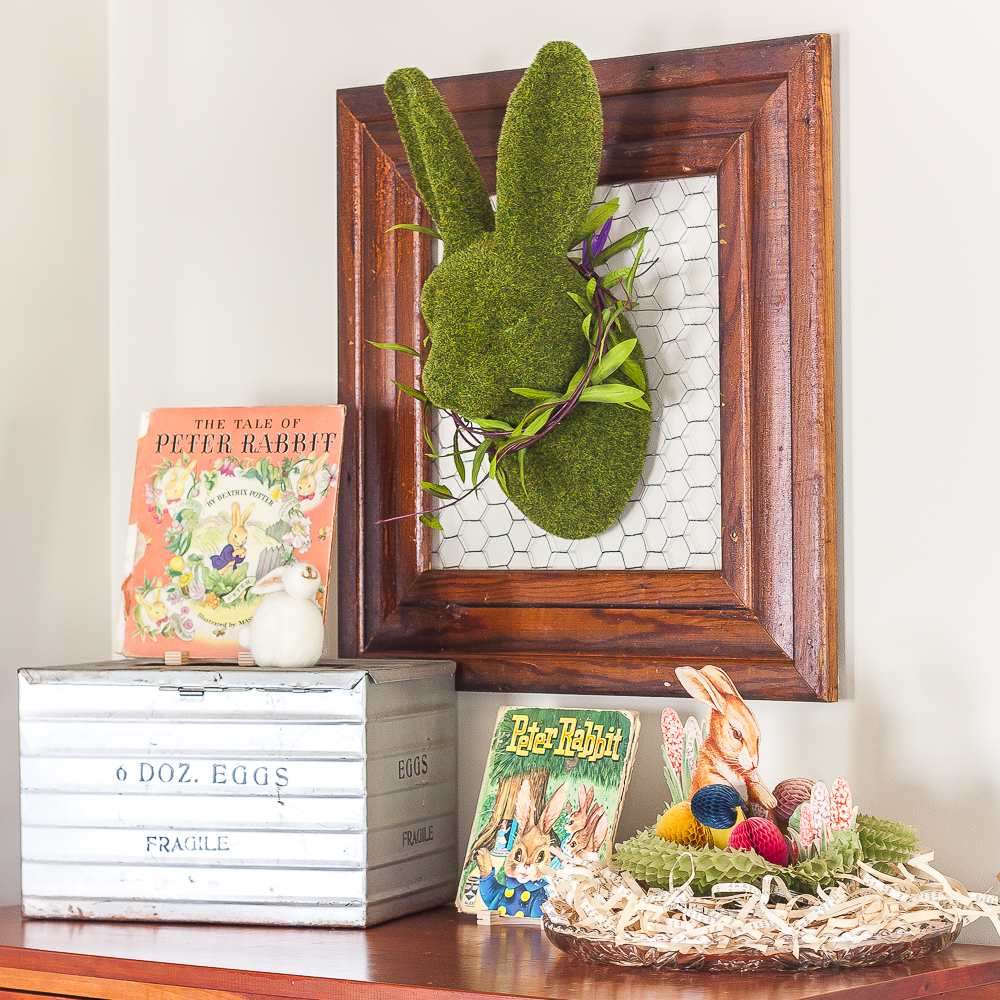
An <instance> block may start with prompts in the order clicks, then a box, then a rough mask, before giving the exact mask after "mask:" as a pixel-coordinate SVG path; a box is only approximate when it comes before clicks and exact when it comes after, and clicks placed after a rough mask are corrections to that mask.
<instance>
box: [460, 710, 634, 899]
mask: <svg viewBox="0 0 1000 1000" xmlns="http://www.w3.org/2000/svg"><path fill="white" fill-rule="evenodd" d="M638 735H639V716H638V714H637V713H636V712H624V711H599V710H593V711H591V710H585V709H576V708H573V709H569V708H509V707H508V708H501V709H500V711H499V713H498V715H497V722H496V727H495V728H494V730H493V742H492V744H491V746H490V754H489V758H488V759H487V762H486V773H485V774H484V776H483V787H482V790H481V791H480V793H479V804H478V806H477V807H476V816H475V820H474V822H473V826H472V835H471V836H470V838H469V849H468V851H466V855H465V863H464V865H463V866H462V877H461V880H460V882H459V887H458V896H457V898H456V900H455V905H456V906H457V907H458V909H459V910H460V911H462V912H463V913H474V912H476V911H480V910H491V911H495V912H497V913H498V914H500V915H501V916H508V917H526V918H537V917H540V916H541V905H542V903H543V902H544V901H545V899H546V897H547V896H548V880H547V878H546V872H545V870H546V868H547V867H558V866H559V865H560V864H562V861H561V859H560V858H559V857H558V855H557V854H556V853H555V852H554V851H553V848H559V850H560V851H561V852H562V853H564V854H565V855H567V856H569V857H583V856H585V855H587V854H596V855H597V856H598V857H599V858H601V859H604V858H606V857H608V854H609V852H610V851H611V849H612V847H613V845H614V841H615V828H616V826H617V825H618V818H619V815H620V812H621V805H622V800H623V799H624V797H625V789H626V788H627V787H628V780H629V776H630V773H631V770H632V762H633V760H634V758H635V750H636V744H637V740H638Z"/></svg>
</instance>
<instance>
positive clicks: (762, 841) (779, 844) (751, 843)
mask: <svg viewBox="0 0 1000 1000" xmlns="http://www.w3.org/2000/svg"><path fill="white" fill-rule="evenodd" d="M729 850H731V851H753V852H754V853H755V854H759V855H760V856H761V857H762V858H763V859H764V860H765V861H770V862H771V864H772V865H787V864H788V845H787V844H786V843H785V838H784V837H783V836H782V835H781V831H780V830H779V829H778V828H777V827H776V826H775V825H774V824H773V823H771V822H770V821H769V820H766V819H760V818H759V817H757V816H751V817H750V818H749V819H745V820H743V822H742V823H737V824H736V826H735V827H734V828H733V832H732V833H731V834H730V835H729Z"/></svg>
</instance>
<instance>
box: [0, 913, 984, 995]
mask: <svg viewBox="0 0 1000 1000" xmlns="http://www.w3.org/2000/svg"><path fill="white" fill-rule="evenodd" d="M6 991H10V992H6ZM21 991H25V992H34V993H35V994H36V995H37V994H38V993H42V994H49V995H53V994H59V995H62V996H66V995H71V996H74V997H101V998H105V1000H140V998H142V1000H150V998H156V997H171V998H174V1000H177V998H181V997H183V998H185V1000H186V998H189V997H192V998H194V997H196V998H200V1000H242V998H247V997H253V998H258V997H299V998H303V1000H311V998H326V997H331V998H333V997H347V998H352V1000H360V998H377V1000H390V998H391V1000H403V997H404V996H405V997H406V998H407V1000H410V998H413V1000H449V998H457V997H458V996H460V995H462V994H468V993H476V994H480V995H485V996H495V997H518V996H521V997H544V998H551V1000H581V997H585V996H588V995H592V994H598V993H599V994H602V995H606V994H608V993H611V994H613V995H614V997H615V1000H651V998H653V997H657V998H662V997H670V998H671V1000H673V998H677V1000H721V998H726V1000H741V998H746V1000H750V998H751V997H752V998H754V1000H758V998H765V1000H805V998H810V997H824V998H829V997H836V998H838V1000H868V998H876V997H877V998H879V1000H908V998H913V997H929V996H935V995H938V994H941V993H948V996H949V1000H987V998H989V1000H998V998H1000V948H986V947H981V946H975V945H956V946H954V947H952V948H950V949H948V950H947V951H945V952H942V953H941V954H940V955H936V956H933V957H931V958H927V959H922V960H920V961H918V962H910V963H903V964H898V965H889V966H883V967H881V968H872V969H863V970H855V971H848V972H830V971H826V972H809V973H754V974H746V975H735V974H731V973H674V972H662V973H658V972H650V971H647V970H644V969H624V968H618V967H615V966H604V965H596V964H590V963H587V962H583V961H580V960H579V959H575V958H571V957H570V956H568V955H564V954H562V953H561V952H559V951H557V950H556V949H555V948H554V947H552V946H551V945H550V944H549V942H548V941H547V940H546V939H545V937H544V936H543V935H542V933H541V930H540V929H539V928H537V927H516V926H510V925H505V926H500V927H493V928H485V927H480V926H479V925H477V924H476V922H475V920H474V919H473V918H471V917H466V916H460V915H458V914H457V913H455V911H454V910H453V909H452V908H451V907H441V908H439V909H437V910H431V911H429V912H428V913H423V914H417V915H416V916H412V917H403V918H402V919H400V920H394V921H391V922H390V923H387V924H382V925H380V926H378V927H373V928H371V929H369V930H310V929H301V928H275V927H229V926H207V925H191V924H146V923H134V924H125V923H97V922H92V921H62V920H23V919H22V918H21V916H20V913H19V911H18V910H17V909H16V908H14V907H9V908H6V909H0V1000H3V998H5V997H6V998H12V997H17V996H22V995H24V994H22V993H21ZM431 991H433V992H431ZM951 991H957V992H951Z"/></svg>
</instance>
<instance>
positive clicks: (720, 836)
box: [705, 806, 746, 851]
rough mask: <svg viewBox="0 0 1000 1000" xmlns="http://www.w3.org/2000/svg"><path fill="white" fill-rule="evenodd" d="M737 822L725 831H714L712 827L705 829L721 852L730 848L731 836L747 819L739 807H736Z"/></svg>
mask: <svg viewBox="0 0 1000 1000" xmlns="http://www.w3.org/2000/svg"><path fill="white" fill-rule="evenodd" d="M735 811H736V822H735V823H734V824H733V825H732V826H731V827H729V828H728V829H725V830H718V829H712V827H710V826H706V827H705V829H706V830H708V832H709V833H710V834H711V835H712V843H713V844H715V846H716V847H717V848H718V849H719V850H720V851H724V850H725V849H726V848H727V847H728V846H729V835H730V834H731V833H732V832H733V830H735V829H736V827H738V826H739V825H740V823H742V822H743V820H744V819H746V817H745V816H744V815H743V810H742V809H741V808H740V807H739V806H737V807H736V810H735Z"/></svg>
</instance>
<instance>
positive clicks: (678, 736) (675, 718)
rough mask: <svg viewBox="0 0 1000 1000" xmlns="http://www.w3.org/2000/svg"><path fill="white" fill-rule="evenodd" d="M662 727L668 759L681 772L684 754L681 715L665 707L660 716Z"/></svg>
mask: <svg viewBox="0 0 1000 1000" xmlns="http://www.w3.org/2000/svg"><path fill="white" fill-rule="evenodd" d="M660 729H662V730H663V747H664V750H665V752H666V755H667V760H669V761H670V766H671V767H672V768H673V769H674V770H675V771H676V772H677V773H678V774H680V773H681V763H682V761H683V754H684V726H683V725H681V717H680V716H679V715H678V714H677V713H676V712H675V711H674V710H673V709H672V708H665V709H664V710H663V715H662V716H660Z"/></svg>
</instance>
